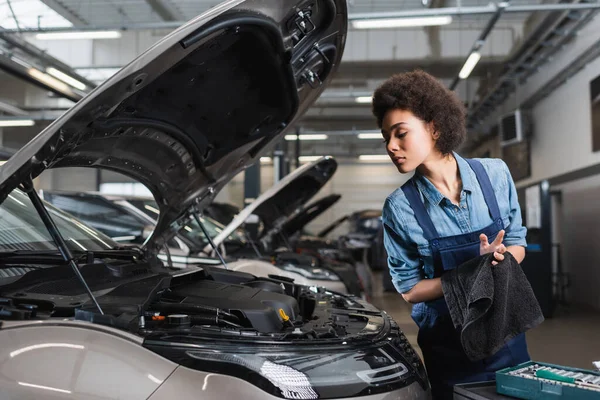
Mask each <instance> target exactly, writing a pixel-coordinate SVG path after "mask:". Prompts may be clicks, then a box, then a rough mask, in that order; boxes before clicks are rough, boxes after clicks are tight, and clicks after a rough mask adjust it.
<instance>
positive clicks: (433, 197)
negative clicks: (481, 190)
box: [415, 152, 477, 205]
mask: <svg viewBox="0 0 600 400" xmlns="http://www.w3.org/2000/svg"><path fill="white" fill-rule="evenodd" d="M453 155H454V158H455V159H456V163H457V164H458V171H459V173H460V179H461V180H462V186H463V190H465V191H467V192H472V191H473V186H474V184H475V181H474V180H475V179H477V177H476V176H475V172H473V170H472V169H471V167H470V166H469V164H468V163H467V162H466V161H465V159H464V158H462V157H461V156H459V155H458V154H456V153H455V152H453ZM415 182H416V184H417V187H418V188H419V191H420V192H421V193H422V194H423V196H425V198H426V199H427V200H428V201H429V202H430V203H431V204H435V205H438V204H440V202H441V201H442V200H443V199H444V198H445V197H444V196H443V195H442V194H441V193H440V191H439V190H438V189H437V188H436V187H435V186H434V185H433V183H431V182H430V181H429V179H427V178H425V177H424V176H423V175H421V174H419V173H418V172H416V171H415Z"/></svg>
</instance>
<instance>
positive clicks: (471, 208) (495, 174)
mask: <svg viewBox="0 0 600 400" xmlns="http://www.w3.org/2000/svg"><path fill="white" fill-rule="evenodd" d="M454 157H455V158H456V161H457V164H458V169H459V173H460V178H461V180H462V191H461V193H460V205H459V206H456V205H454V204H452V202H451V201H450V200H449V199H447V198H445V197H444V196H443V195H442V194H441V193H440V192H439V190H437V188H436V187H435V186H434V185H433V184H432V183H431V182H430V181H429V180H428V179H427V178H425V177H424V176H422V175H420V174H419V173H415V176H414V178H413V179H415V182H416V184H417V188H418V189H419V192H420V195H421V200H422V201H423V203H424V204H425V209H426V210H427V212H428V214H429V216H430V217H431V220H432V221H433V223H434V226H435V229H436V230H437V232H438V234H439V236H440V237H447V236H455V235H461V234H464V233H470V232H474V231H478V230H480V229H483V228H485V227H486V226H488V225H490V224H491V223H492V222H493V221H492V218H491V216H490V213H489V210H488V207H487V204H486V203H485V200H484V198H483V193H482V191H481V188H480V187H479V182H478V181H477V176H476V175H475V172H474V171H473V170H472V169H471V167H470V166H469V164H467V162H466V161H465V160H464V159H463V158H462V157H460V156H459V155H458V154H456V153H454ZM478 161H479V162H481V164H482V165H483V167H484V169H485V171H486V172H487V174H488V176H489V178H490V181H491V183H492V186H493V188H494V193H495V195H496V199H497V201H498V207H499V208H500V215H501V216H502V222H503V224H504V229H505V231H506V234H505V236H504V245H505V246H507V247H508V246H514V245H518V246H527V242H526V240H525V235H526V233H527V229H526V228H525V227H524V226H523V223H522V219H521V209H520V207H519V203H518V200H517V191H516V188H515V183H514V182H513V180H512V177H511V175H510V172H509V170H508V167H507V166H506V164H505V163H504V161H502V160H500V159H490V158H486V159H478ZM382 218H383V224H384V244H385V249H386V251H387V253H388V266H389V268H390V274H391V276H392V282H393V283H394V286H395V287H396V290H398V292H400V293H406V292H408V291H409V290H411V289H412V288H413V286H415V285H416V284H417V282H419V281H420V280H422V279H427V278H432V277H433V271H434V267H433V257H432V254H431V249H430V248H429V242H428V241H427V239H425V237H424V236H423V230H422V229H421V227H420V226H419V224H418V223H417V220H416V218H415V214H414V212H413V210H412V208H411V207H410V205H409V203H408V199H407V198H406V196H405V195H404V192H403V191H402V189H401V188H398V189H396V190H395V191H394V192H393V193H392V194H390V195H389V196H388V198H387V199H386V201H385V204H384V206H383V216H382Z"/></svg>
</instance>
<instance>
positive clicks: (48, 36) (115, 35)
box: [35, 31, 121, 40]
mask: <svg viewBox="0 0 600 400" xmlns="http://www.w3.org/2000/svg"><path fill="white" fill-rule="evenodd" d="M120 37H121V32H119V31H69V32H45V33H38V34H37V35H35V38H36V39H38V40H75V39H119V38H120Z"/></svg>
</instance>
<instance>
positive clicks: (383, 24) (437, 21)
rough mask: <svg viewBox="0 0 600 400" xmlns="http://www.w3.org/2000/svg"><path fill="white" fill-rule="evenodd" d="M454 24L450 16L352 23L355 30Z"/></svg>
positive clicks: (385, 19)
mask: <svg viewBox="0 0 600 400" xmlns="http://www.w3.org/2000/svg"><path fill="white" fill-rule="evenodd" d="M451 22H452V17H451V16H450V15H440V16H433V17H414V18H381V19H359V20H355V21H352V26H353V27H354V29H386V28H410V27H414V26H437V25H448V24H450V23H451Z"/></svg>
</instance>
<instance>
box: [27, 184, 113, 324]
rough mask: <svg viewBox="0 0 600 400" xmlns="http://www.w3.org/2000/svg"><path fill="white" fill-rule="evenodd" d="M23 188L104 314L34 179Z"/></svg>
mask: <svg viewBox="0 0 600 400" xmlns="http://www.w3.org/2000/svg"><path fill="white" fill-rule="evenodd" d="M23 189H24V190H25V192H26V193H27V195H28V196H29V199H31V202H32V203H33V206H34V207H35V209H36V211H37V212H38V214H39V216H40V218H41V219H42V221H43V222H44V225H45V226H46V229H47V230H48V233H50V236H51V237H52V240H54V243H55V244H56V247H58V250H59V251H60V255H61V256H62V257H63V259H64V260H65V261H66V262H67V263H68V264H69V265H70V266H71V268H73V272H75V275H76V276H77V278H78V279H79V281H80V282H81V283H82V284H83V287H84V288H85V290H86V292H87V293H88V295H89V296H90V299H92V301H93V302H94V304H95V305H96V308H98V311H100V314H102V315H104V312H103V311H102V308H101V307H100V304H98V301H97V300H96V297H95V296H94V293H92V290H91V289H90V287H89V286H88V284H87V282H86V281H85V278H84V277H83V275H81V271H79V267H77V264H75V261H74V259H73V254H71V251H70V250H69V247H68V246H67V243H66V242H65V239H64V238H63V237H62V235H61V234H60V232H59V230H58V227H57V226H56V224H55V223H54V220H53V219H52V217H51V216H50V213H49V212H48V210H47V209H46V207H45V206H44V203H43V202H42V200H41V199H40V197H39V195H38V194H37V192H36V191H35V189H34V187H33V181H32V180H27V181H25V182H24V183H23Z"/></svg>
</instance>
